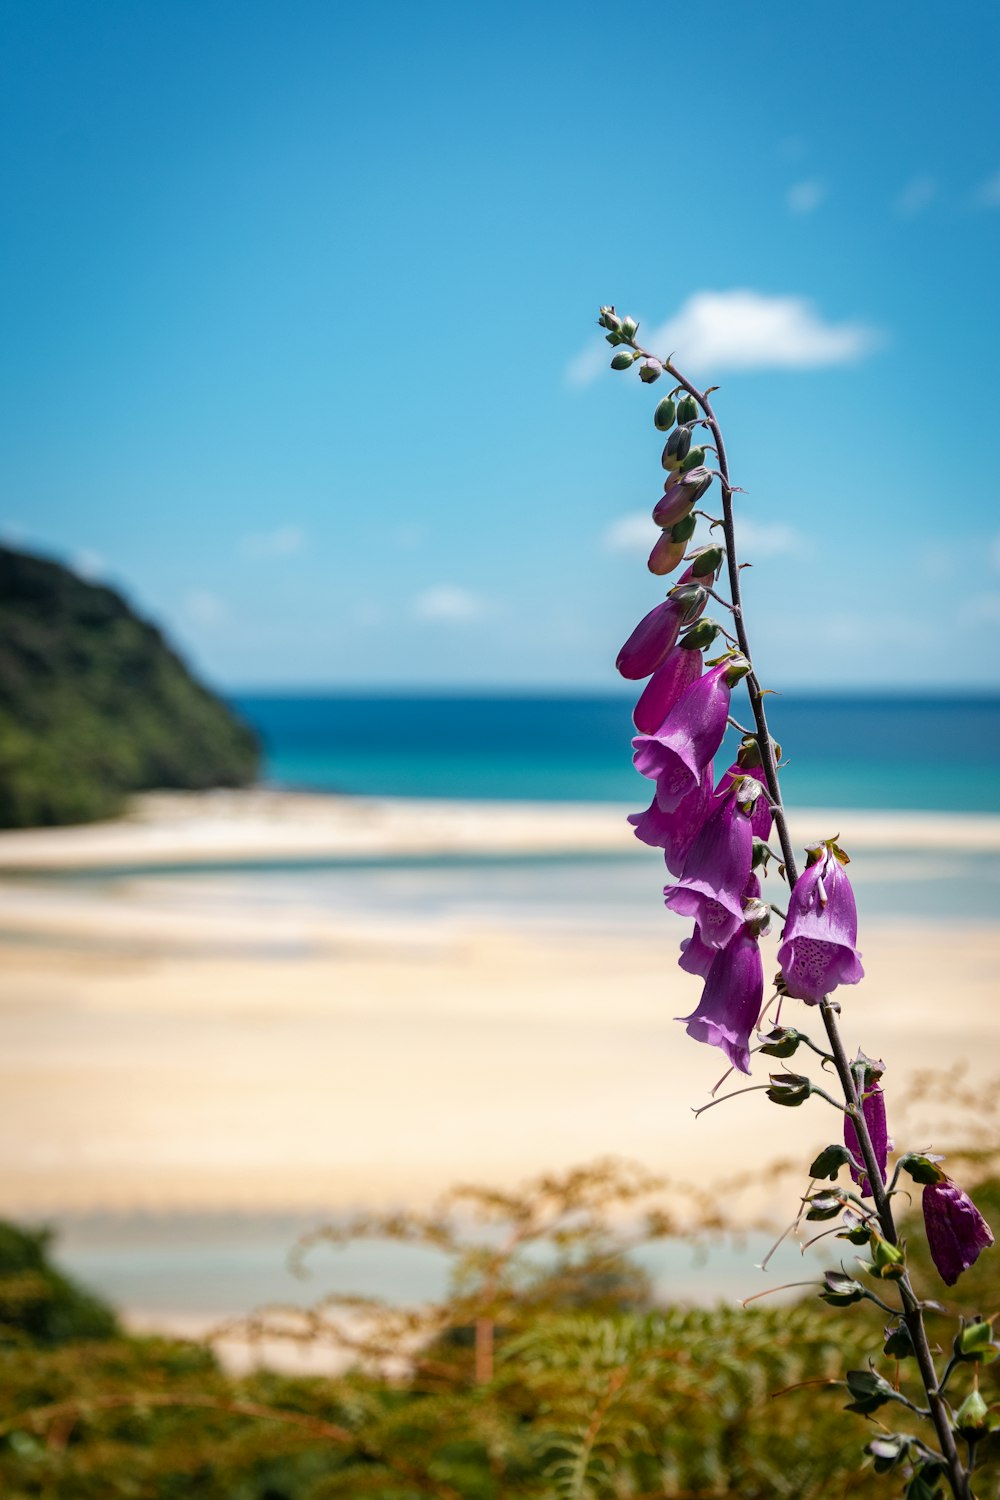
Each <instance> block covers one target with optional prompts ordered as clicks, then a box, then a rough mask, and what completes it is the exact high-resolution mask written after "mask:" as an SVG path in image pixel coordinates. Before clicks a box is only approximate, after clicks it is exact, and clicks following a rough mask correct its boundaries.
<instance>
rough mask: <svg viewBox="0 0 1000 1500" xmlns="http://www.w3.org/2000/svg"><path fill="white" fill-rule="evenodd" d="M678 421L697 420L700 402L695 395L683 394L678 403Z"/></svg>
mask: <svg viewBox="0 0 1000 1500" xmlns="http://www.w3.org/2000/svg"><path fill="white" fill-rule="evenodd" d="M677 420H678V422H697V420H698V403H697V401H696V400H695V399H694V397H693V396H682V397H681V399H680V400H679V401H678V403H677Z"/></svg>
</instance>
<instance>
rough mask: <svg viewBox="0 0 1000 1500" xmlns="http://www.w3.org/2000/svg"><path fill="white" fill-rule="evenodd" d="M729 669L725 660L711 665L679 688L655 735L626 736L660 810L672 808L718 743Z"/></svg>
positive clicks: (722, 729) (725, 710) (726, 713)
mask: <svg viewBox="0 0 1000 1500" xmlns="http://www.w3.org/2000/svg"><path fill="white" fill-rule="evenodd" d="M731 673H732V663H731V662H729V661H724V662H721V663H720V664H719V666H717V667H712V669H711V670H710V671H708V672H706V673H705V675H704V676H703V677H699V678H697V680H696V681H694V682H692V683H691V685H690V687H688V688H685V690H684V692H683V693H682V694H681V696H680V698H678V700H677V702H676V703H675V704H674V706H673V708H672V709H671V710H670V713H669V714H668V715H667V717H666V719H665V720H664V722H663V723H662V724H661V725H660V728H659V731H658V732H657V733H656V734H640V735H637V736H636V737H635V739H634V740H633V741H632V746H633V749H634V751H635V754H634V756H633V763H634V765H635V768H636V770H637V771H638V772H639V774H640V776H647V777H649V779H650V780H651V781H655V782H656V799H657V801H658V802H659V804H660V806H661V807H662V808H663V811H664V812H673V810H674V808H675V807H677V805H678V804H679V803H680V801H681V799H682V798H683V797H685V796H687V794H688V792H690V791H691V790H692V788H693V787H695V786H697V784H698V782H699V781H700V780H701V777H702V773H703V772H704V770H705V767H706V766H707V765H708V763H709V761H710V760H711V759H712V757H713V756H714V754H715V752H716V750H718V748H719V746H720V745H721V744H722V737H723V735H724V734H725V732H726V720H727V718H728V716H729V700H730V696H731V687H730V683H729V676H730V674H731Z"/></svg>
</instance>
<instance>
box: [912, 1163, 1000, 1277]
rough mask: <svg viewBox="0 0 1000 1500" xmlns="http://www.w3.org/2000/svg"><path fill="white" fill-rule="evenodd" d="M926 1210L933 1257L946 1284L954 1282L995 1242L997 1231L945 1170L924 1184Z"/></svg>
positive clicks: (925, 1221)
mask: <svg viewBox="0 0 1000 1500" xmlns="http://www.w3.org/2000/svg"><path fill="white" fill-rule="evenodd" d="M923 1210H924V1228H925V1229H926V1230H927V1245H928V1248H929V1250H930V1252H931V1260H932V1261H933V1262H934V1264H935V1266H936V1267H937V1271H938V1275H939V1276H940V1277H941V1280H942V1281H943V1282H944V1283H945V1285H946V1286H954V1285H955V1282H956V1281H957V1280H958V1278H959V1277H960V1276H961V1274H962V1272H963V1271H967V1270H968V1269H969V1267H970V1266H971V1265H972V1264H973V1262H974V1261H975V1260H977V1259H978V1257H979V1255H980V1253H981V1251H983V1250H988V1249H989V1247H990V1245H992V1243H993V1231H992V1230H991V1229H990V1226H989V1225H988V1224H987V1222H986V1220H985V1219H984V1218H983V1216H982V1214H981V1213H980V1212H979V1209H978V1208H977V1207H976V1205H975V1204H974V1203H973V1201H972V1199H971V1198H970V1197H969V1195H968V1193H966V1192H963V1191H962V1189H961V1188H960V1187H959V1185H958V1183H957V1182H952V1180H951V1178H950V1177H945V1175H944V1173H942V1174H941V1179H940V1181H939V1182H929V1183H928V1184H927V1186H926V1187H925V1188H924V1192H923Z"/></svg>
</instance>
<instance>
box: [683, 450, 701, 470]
mask: <svg viewBox="0 0 1000 1500" xmlns="http://www.w3.org/2000/svg"><path fill="white" fill-rule="evenodd" d="M704 462H705V450H704V448H691V449H690V450H689V452H688V454H687V456H686V457H685V458H684V460H683V462H682V463H681V473H682V474H687V473H688V471H689V470H690V469H700V468H701V466H702V464H703V463H704Z"/></svg>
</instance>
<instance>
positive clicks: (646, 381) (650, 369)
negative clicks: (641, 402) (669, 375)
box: [639, 359, 663, 385]
mask: <svg viewBox="0 0 1000 1500" xmlns="http://www.w3.org/2000/svg"><path fill="white" fill-rule="evenodd" d="M662 374H663V366H662V365H661V364H660V361H659V360H658V359H647V360H646V361H645V362H644V363H643V364H642V365H641V366H640V368H639V379H640V380H641V381H642V383H643V385H652V384H653V381H654V380H659V378H660V376H661V375H662Z"/></svg>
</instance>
